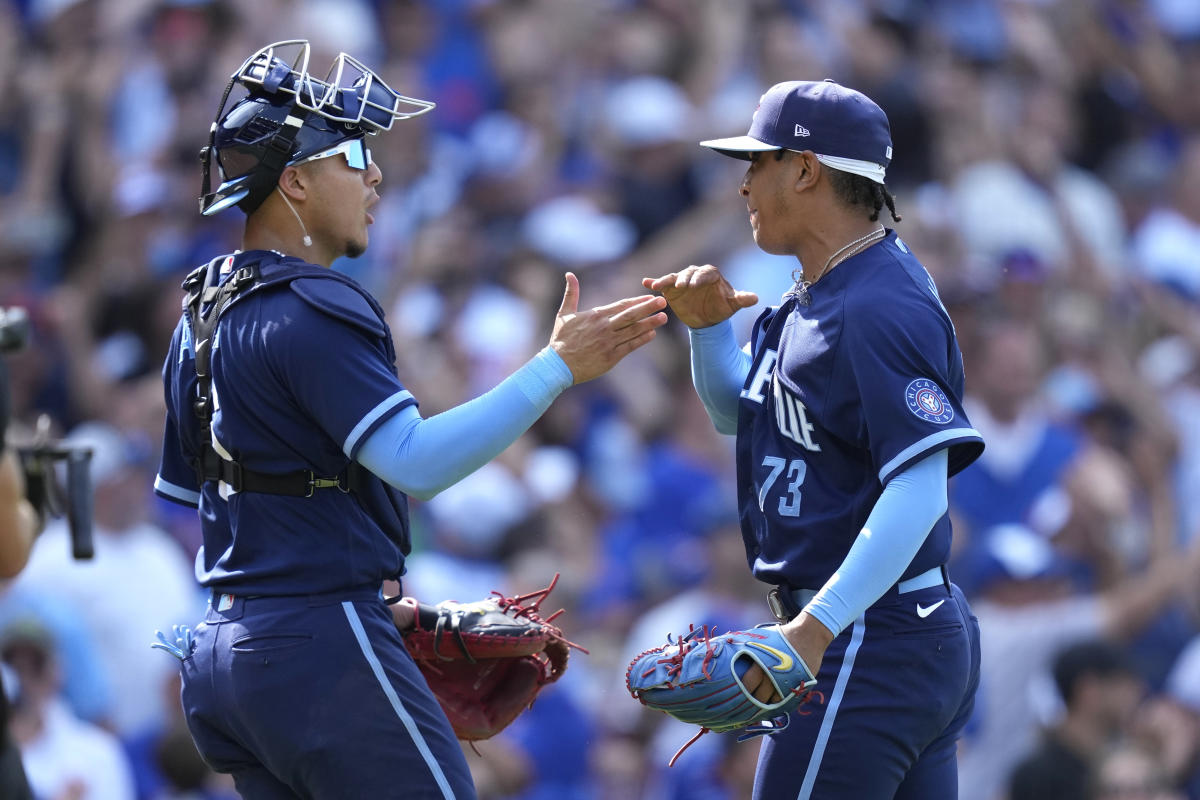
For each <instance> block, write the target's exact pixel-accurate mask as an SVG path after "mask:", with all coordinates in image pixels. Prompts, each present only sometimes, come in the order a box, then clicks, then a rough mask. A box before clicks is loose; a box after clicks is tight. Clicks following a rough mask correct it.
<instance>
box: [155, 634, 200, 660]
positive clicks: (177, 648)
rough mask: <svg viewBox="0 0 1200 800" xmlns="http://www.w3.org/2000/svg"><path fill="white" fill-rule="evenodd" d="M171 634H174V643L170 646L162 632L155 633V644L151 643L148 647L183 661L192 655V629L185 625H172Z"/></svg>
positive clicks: (193, 645) (193, 644)
mask: <svg viewBox="0 0 1200 800" xmlns="http://www.w3.org/2000/svg"><path fill="white" fill-rule="evenodd" d="M171 632H172V633H174V634H175V642H174V644H172V643H171V642H169V641H167V637H166V634H164V633H163V632H162V631H155V632H154V633H155V635H156V636H157V637H158V641H157V642H151V643H150V647H151V649H154V650H162V651H164V652H167V653H170V654H171V655H173V656H175V657H176V658H178V659H179V660H180V661H183V660H184V659H185V658H187V657H188V656H190V655H191V654H192V648H193V647H195V646H196V644H195V642H194V641H193V640H192V629H191V628H189V627H188V626H187V625H172V626H171Z"/></svg>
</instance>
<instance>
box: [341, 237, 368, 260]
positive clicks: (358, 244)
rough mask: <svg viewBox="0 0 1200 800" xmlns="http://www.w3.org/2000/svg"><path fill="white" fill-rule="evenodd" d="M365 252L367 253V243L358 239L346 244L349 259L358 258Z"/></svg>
mask: <svg viewBox="0 0 1200 800" xmlns="http://www.w3.org/2000/svg"><path fill="white" fill-rule="evenodd" d="M365 252H367V243H366V242H364V241H359V240H357V239H350V240H349V241H347V242H346V248H345V253H346V257H347V258H358V257H359V256H361V255H362V254H363V253H365Z"/></svg>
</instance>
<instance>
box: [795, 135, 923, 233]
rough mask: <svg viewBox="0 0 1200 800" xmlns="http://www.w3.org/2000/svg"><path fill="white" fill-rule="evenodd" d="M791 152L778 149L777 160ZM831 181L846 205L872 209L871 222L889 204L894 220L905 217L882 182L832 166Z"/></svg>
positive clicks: (834, 190) (830, 170)
mask: <svg viewBox="0 0 1200 800" xmlns="http://www.w3.org/2000/svg"><path fill="white" fill-rule="evenodd" d="M789 152H791V151H789V150H776V151H775V160H776V161H782V160H783V157H784V156H785V155H786V154H787V153H789ZM829 182H830V183H831V184H833V192H834V194H836V195H837V197H838V199H839V200H841V201H842V202H843V203H845V204H846V205H848V206H862V207H863V208H867V209H870V210H871V216H870V220H871V222H876V221H878V220H879V212H880V210H882V209H883V207H884V206H887V209H888V211H889V212H891V215H892V220H894V221H895V222H899V221H900V220H901V219H903V218H902V217H901V216H900V215H899V214H897V213H896V199H895V198H894V197H892V193H891V192H889V191H888V190H887V187H885V186H884V185H883V184H882V183H876V182H875V181H873V180H871V179H870V178H866V177H864V176H862V175H855V174H854V173H852V172H844V171H843V170H840V169H834V168H832V167H830V168H829Z"/></svg>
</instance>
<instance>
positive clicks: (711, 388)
mask: <svg viewBox="0 0 1200 800" xmlns="http://www.w3.org/2000/svg"><path fill="white" fill-rule="evenodd" d="M688 338H689V339H690V341H691V346H692V384H693V385H694V386H695V387H696V394H698V395H699V396H700V401H701V402H702V403H704V408H705V409H706V410H707V411H708V416H709V418H710V419H712V421H713V425H715V426H716V428H717V430H718V431H719V432H721V433H726V434H735V433H737V418H738V396H739V395H740V394H741V391H742V386H744V385H745V383H746V376H747V375H748V374H749V372H750V362H751V358H750V355H749V354H748V353H746V352H745V351H744V350H742V349H741V348H740V347H738V344H737V339H735V338H734V336H733V323H731V322H730V321H729V320H726V321H724V322H720V323H717V324H716V325H713V326H712V327H710V328H690V329H689V330H688Z"/></svg>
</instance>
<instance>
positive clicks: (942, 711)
mask: <svg viewBox="0 0 1200 800" xmlns="http://www.w3.org/2000/svg"><path fill="white" fill-rule="evenodd" d="M817 680H818V684H817V688H818V689H819V690H820V691H821V692H822V694H823V695H824V697H825V702H824V703H821V704H818V703H815V702H813V703H809V704H807V705H805V706H803V707H802V708H801V709H800V710H799V712H793V713H792V716H791V723H790V725H789V726H788V727H787V728H786V729H784V730H782V731H780V732H779V733H776V734H772V735H770V736H767V737H765V741H764V742H763V745H762V750H761V752H760V755H759V761H758V772H757V774H756V776H755V782H754V798H755V800H782V799H783V798H786V799H787V800H793V798H794V799H795V800H845V799H846V798H854V800H893V799H894V800H930V798H937V800H954V798H956V797H957V796H958V765H957V761H956V740H957V739H958V737H959V735H960V734H961V733H962V729H963V726H964V725H965V724H966V722H967V719H968V718H969V717H970V716H971V711H972V709H973V708H974V706H975V690H976V688H977V687H978V684H979V623H978V622H977V621H976V620H975V617H974V616H972V614H971V610H970V607H969V606H968V605H967V601H966V598H965V597H963V595H962V592H961V591H959V589H958V587H957V586H953V585H951V586H950V587H949V588H948V587H947V586H946V585H945V584H938V585H936V586H932V587H929V588H925V589H919V590H917V591H913V592H908V593H906V594H902V595H896V594H895V593H891V594H890V595H885V596H884V597H883V598H882V599H881V600H879V601H878V602H877V603H876V604H875V605H873V606H871V607H870V608H868V609H867V611H866V613H864V614H863V616H861V617H859V618H858V619H857V620H855V622H854V624H853V625H852V626H850V627H849V628H847V629H846V630H844V631H842V633H841V634H840V635H839V636H838V637H837V638H836V639H834V640H833V642H832V643H831V644H830V646H829V649H828V650H827V651H826V653H825V660H824V661H822V662H821V669H820V672H819V674H818V676H817ZM800 712H805V715H802V714H801V713H800Z"/></svg>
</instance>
